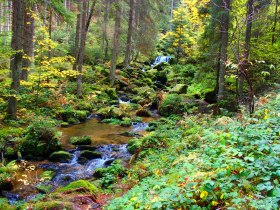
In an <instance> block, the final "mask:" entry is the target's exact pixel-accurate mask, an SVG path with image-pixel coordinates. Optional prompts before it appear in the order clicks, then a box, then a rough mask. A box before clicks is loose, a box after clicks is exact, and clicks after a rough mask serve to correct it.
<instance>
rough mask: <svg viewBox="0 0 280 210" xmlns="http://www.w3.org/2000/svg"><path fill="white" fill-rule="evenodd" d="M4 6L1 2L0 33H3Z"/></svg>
mask: <svg viewBox="0 0 280 210" xmlns="http://www.w3.org/2000/svg"><path fill="white" fill-rule="evenodd" d="M2 19H3V4H2V2H0V33H1V32H2Z"/></svg>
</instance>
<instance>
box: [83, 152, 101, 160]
mask: <svg viewBox="0 0 280 210" xmlns="http://www.w3.org/2000/svg"><path fill="white" fill-rule="evenodd" d="M80 157H82V158H86V159H88V160H91V159H96V158H102V155H101V153H100V152H94V151H89V150H84V151H82V152H81V154H80Z"/></svg>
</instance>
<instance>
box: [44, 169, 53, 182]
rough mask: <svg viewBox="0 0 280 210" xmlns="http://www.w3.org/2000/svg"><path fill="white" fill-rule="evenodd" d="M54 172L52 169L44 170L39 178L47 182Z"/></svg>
mask: <svg viewBox="0 0 280 210" xmlns="http://www.w3.org/2000/svg"><path fill="white" fill-rule="evenodd" d="M54 175H55V172H54V171H50V170H48V171H44V172H43V173H42V174H41V175H40V179H41V180H43V181H44V182H48V181H51V180H52V178H53V177H54Z"/></svg>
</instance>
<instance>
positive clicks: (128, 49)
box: [124, 0, 135, 68]
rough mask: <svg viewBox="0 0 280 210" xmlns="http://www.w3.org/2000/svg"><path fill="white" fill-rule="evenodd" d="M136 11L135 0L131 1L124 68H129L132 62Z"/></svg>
mask: <svg viewBox="0 0 280 210" xmlns="http://www.w3.org/2000/svg"><path fill="white" fill-rule="evenodd" d="M134 11H135V0H130V10H129V19H128V30H127V41H126V51H125V59H124V66H125V67H126V68H127V67H128V65H129V63H130V61H131V51H132V34H133V22H134Z"/></svg>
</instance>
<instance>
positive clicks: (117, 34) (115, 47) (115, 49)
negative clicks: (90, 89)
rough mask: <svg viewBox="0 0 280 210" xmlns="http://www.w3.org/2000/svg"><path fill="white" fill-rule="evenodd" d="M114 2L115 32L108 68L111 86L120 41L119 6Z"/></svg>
mask: <svg viewBox="0 0 280 210" xmlns="http://www.w3.org/2000/svg"><path fill="white" fill-rule="evenodd" d="M115 4H116V18H115V32H114V40H113V49H112V62H111V68H110V85H111V86H113V85H114V83H115V77H116V65H117V57H118V50H119V42H120V40H119V39H120V28H121V6H120V2H119V0H116V1H115Z"/></svg>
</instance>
